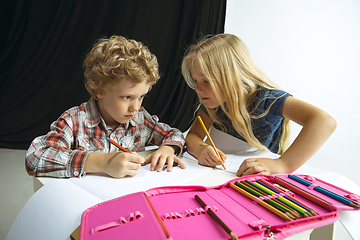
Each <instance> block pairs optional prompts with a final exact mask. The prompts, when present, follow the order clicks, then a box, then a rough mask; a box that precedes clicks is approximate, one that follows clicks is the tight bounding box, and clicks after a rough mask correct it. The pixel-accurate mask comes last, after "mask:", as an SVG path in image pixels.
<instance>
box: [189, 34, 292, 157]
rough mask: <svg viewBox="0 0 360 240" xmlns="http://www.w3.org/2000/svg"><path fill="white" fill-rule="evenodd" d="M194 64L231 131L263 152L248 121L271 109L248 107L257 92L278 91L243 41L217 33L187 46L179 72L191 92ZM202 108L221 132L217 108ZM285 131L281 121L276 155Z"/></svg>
mask: <svg viewBox="0 0 360 240" xmlns="http://www.w3.org/2000/svg"><path fill="white" fill-rule="evenodd" d="M194 63H196V66H197V67H199V68H200V69H198V70H199V71H201V72H202V73H203V74H204V75H205V76H206V78H207V79H208V81H209V83H210V85H211V88H212V89H213V90H214V93H215V95H216V97H217V98H218V100H219V102H220V103H221V104H220V107H221V109H222V110H223V112H224V113H225V114H226V115H227V116H228V118H229V119H231V122H232V125H233V127H234V128H235V130H236V131H237V132H238V133H239V134H240V135H241V136H242V137H243V138H244V139H245V140H246V141H247V142H248V143H249V144H250V145H252V146H254V147H256V148H260V149H267V148H266V147H265V146H263V145H262V144H261V143H260V142H259V140H258V139H257V138H256V137H255V136H254V134H253V131H252V127H251V119H256V118H261V117H263V116H264V115H266V114H267V113H268V111H269V109H270V107H271V106H270V107H269V108H268V109H267V110H266V111H265V112H264V113H262V114H261V115H254V114H253V111H251V112H249V107H250V106H251V104H253V103H254V101H255V100H256V94H257V93H258V92H259V91H260V90H262V89H279V88H278V87H277V86H276V85H275V84H274V83H273V82H272V81H271V80H270V79H269V77H268V76H267V75H266V74H264V73H263V72H262V71H261V70H260V69H259V68H258V67H257V66H256V64H255V63H254V61H253V60H252V58H251V56H250V53H249V50H248V48H247V47H246V45H245V44H244V42H243V41H242V40H241V39H240V38H238V37H237V36H235V35H232V34H219V35H216V36H213V37H211V38H207V39H204V40H201V41H200V42H198V43H197V44H196V45H194V46H192V47H190V48H189V49H188V51H187V53H186V55H185V57H184V59H183V62H182V73H183V76H184V78H185V80H186V82H187V84H188V85H189V86H190V87H191V88H193V89H195V84H194V80H193V79H192V76H191V70H192V69H193V66H194ZM200 101H201V100H200ZM206 109H207V111H208V113H209V116H210V118H211V119H213V121H215V122H216V123H217V124H219V125H220V126H221V127H222V128H223V129H225V127H224V125H223V124H222V123H221V121H220V119H219V118H218V117H217V115H216V111H217V109H218V108H215V109H209V108H206ZM254 109H256V107H255V108H254ZM289 130H290V128H289V119H287V118H285V119H284V121H283V123H282V135H281V138H280V141H279V151H278V153H279V154H282V153H283V152H284V151H285V150H286V149H287V147H288V145H289V138H290V131H289Z"/></svg>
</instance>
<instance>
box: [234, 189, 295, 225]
mask: <svg viewBox="0 0 360 240" xmlns="http://www.w3.org/2000/svg"><path fill="white" fill-rule="evenodd" d="M228 186H230V187H231V188H232V189H234V190H235V191H237V192H239V193H240V194H242V195H243V196H245V197H247V198H249V199H250V200H252V201H254V199H255V198H256V197H255V196H254V195H252V194H251V193H249V192H247V191H245V190H244V189H242V188H240V187H238V186H237V185H235V184H233V183H228ZM257 202H258V204H259V205H260V206H262V207H264V208H266V209H267V210H268V211H270V212H272V213H273V214H275V215H276V216H278V217H280V218H282V219H283V220H285V221H292V219H291V218H290V217H289V216H288V215H286V214H285V213H283V212H281V211H279V210H278V209H276V208H274V207H273V206H271V205H269V204H268V203H266V202H264V201H262V200H260V199H259V200H258V201H257Z"/></svg>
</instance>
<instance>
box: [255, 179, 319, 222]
mask: <svg viewBox="0 0 360 240" xmlns="http://www.w3.org/2000/svg"><path fill="white" fill-rule="evenodd" d="M259 181H260V182H262V183H264V184H266V185H267V186H271V188H273V189H274V190H275V191H277V192H278V193H284V192H286V191H285V190H283V189H281V188H279V187H277V186H275V185H274V184H272V183H270V182H268V181H266V180H265V179H262V178H261V179H259ZM284 197H285V198H286V199H288V200H290V201H292V202H294V203H295V204H297V205H299V206H300V207H302V208H304V209H306V210H307V211H308V212H309V213H311V214H312V215H313V216H316V215H318V214H317V213H316V211H315V210H314V209H313V208H312V207H310V206H309V205H306V204H305V203H303V202H302V201H300V200H299V199H297V198H294V197H293V196H291V195H284Z"/></svg>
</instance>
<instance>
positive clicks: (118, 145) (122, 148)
mask: <svg viewBox="0 0 360 240" xmlns="http://www.w3.org/2000/svg"><path fill="white" fill-rule="evenodd" d="M106 140H108V141H109V142H111V143H112V144H114V145H115V146H116V147H118V148H120V149H121V150H122V151H124V152H127V153H131V152H130V151H129V150H127V149H126V148H124V147H123V146H121V145H120V144H118V143H117V142H115V141H114V140H112V139H110V138H108V137H107V138H106Z"/></svg>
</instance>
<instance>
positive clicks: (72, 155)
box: [25, 98, 185, 177]
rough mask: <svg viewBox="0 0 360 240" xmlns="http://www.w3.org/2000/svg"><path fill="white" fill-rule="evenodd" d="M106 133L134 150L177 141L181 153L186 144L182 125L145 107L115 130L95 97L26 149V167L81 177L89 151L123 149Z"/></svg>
mask: <svg viewBox="0 0 360 240" xmlns="http://www.w3.org/2000/svg"><path fill="white" fill-rule="evenodd" d="M106 137H109V138H111V139H113V140H114V141H116V142H118V143H119V144H120V145H122V146H123V147H125V148H127V149H128V150H129V151H132V152H139V151H144V150H145V146H148V145H157V146H160V145H175V146H178V147H180V153H181V152H182V150H183V146H184V144H185V140H184V136H183V134H182V133H181V132H180V131H179V130H178V129H176V128H171V127H170V126H168V125H167V124H164V123H159V122H158V117H157V116H151V115H150V114H149V113H148V112H147V111H146V110H145V109H144V108H143V107H141V108H140V110H139V111H138V112H137V113H136V114H135V115H134V117H133V118H132V119H130V121H129V122H127V123H125V124H120V125H119V126H118V127H117V128H116V129H114V130H113V129H111V128H109V127H107V126H106V124H105V122H104V120H103V118H102V117H101V115H100V112H99V110H98V107H97V105H96V101H95V100H94V99H93V98H91V99H90V100H89V101H88V102H85V103H83V104H81V105H80V106H77V107H73V108H71V109H69V110H67V111H66V112H65V113H63V114H62V115H61V116H60V118H59V119H58V120H56V121H55V122H53V123H52V124H51V126H50V132H48V133H47V134H46V135H44V136H40V137H37V138H35V139H34V140H33V142H32V143H31V145H30V147H29V149H28V151H27V153H26V160H25V161H26V170H27V172H28V174H29V175H32V176H52V177H81V176H82V175H84V173H85V172H84V171H83V167H84V162H85V159H86V158H87V156H88V154H90V153H91V152H104V153H109V152H115V151H119V149H118V148H117V147H115V146H114V145H113V144H111V143H109V142H108V141H107V140H106Z"/></svg>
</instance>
